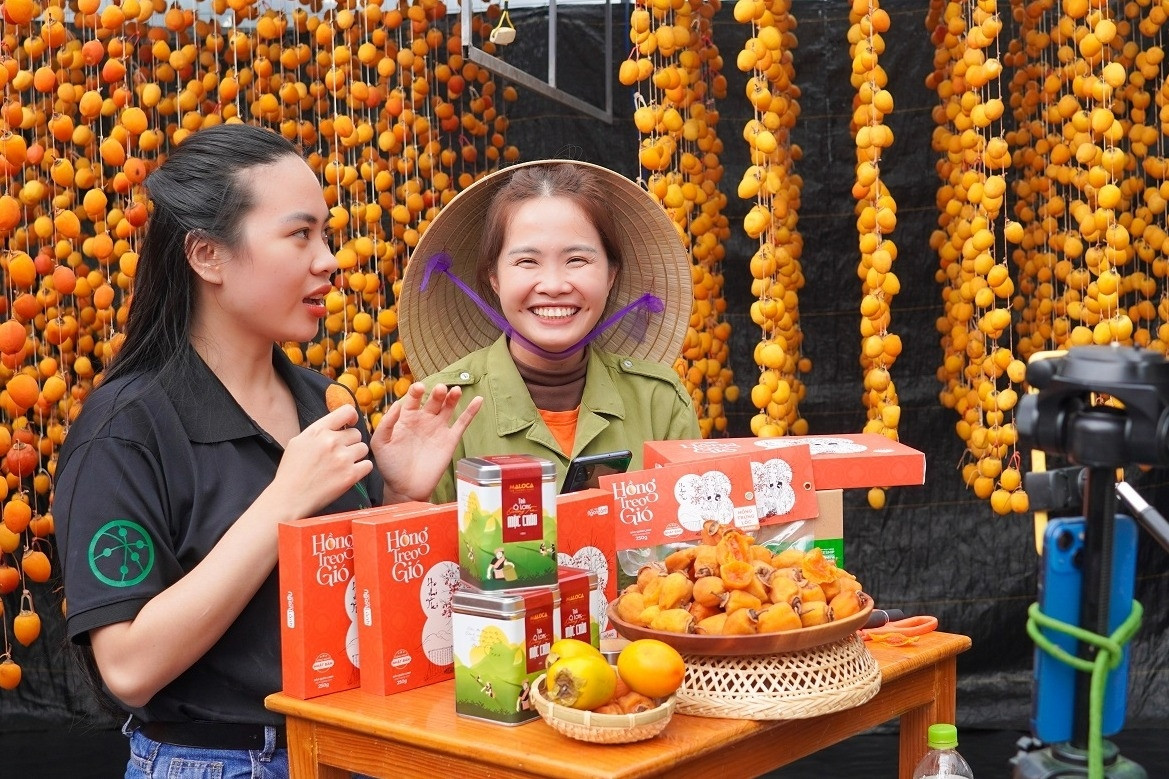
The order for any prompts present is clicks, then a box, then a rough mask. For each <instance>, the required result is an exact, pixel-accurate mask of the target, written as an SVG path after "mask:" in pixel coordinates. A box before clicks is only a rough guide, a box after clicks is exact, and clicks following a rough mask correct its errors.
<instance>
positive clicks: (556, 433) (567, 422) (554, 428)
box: [539, 406, 580, 457]
mask: <svg viewBox="0 0 1169 779" xmlns="http://www.w3.org/2000/svg"><path fill="white" fill-rule="evenodd" d="M539 411H540V418H541V419H543V420H544V424H545V425H547V426H548V432H550V433H552V437H553V438H555V439H556V443H558V444H560V450H561V451H562V452H564V456H565V457H571V456H572V444H573V442H574V441H576V420H577V417H578V416H579V414H580V406H577V407H576V408H574V409H571V410H569V411H545V410H543V409H539Z"/></svg>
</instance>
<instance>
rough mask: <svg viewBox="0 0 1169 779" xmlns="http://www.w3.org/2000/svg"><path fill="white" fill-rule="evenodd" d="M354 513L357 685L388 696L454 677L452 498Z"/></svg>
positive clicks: (455, 561) (456, 575) (455, 538)
mask: <svg viewBox="0 0 1169 779" xmlns="http://www.w3.org/2000/svg"><path fill="white" fill-rule="evenodd" d="M389 508H390V511H388V512H386V513H384V514H381V515H378V516H368V517H363V518H360V519H354V520H353V548H354V552H355V556H354V573H355V574H356V577H357V613H358V620H357V631H358V638H359V640H360V642H361V689H363V690H365V691H367V692H371V693H374V694H375V695H390V694H392V693H395V692H403V691H405V690H412V689H414V688H415V687H422V686H425V685H427V684H433V683H435V682H441V681H444V680H446V679H452V678H454V673H455V667H454V657H453V648H454V635H453V633H452V630H451V612H452V605H451V604H452V602H453V600H454V596H455V592H456V591H457V590H458V588H459V581H460V575H459V563H458V559H459V551H458V517H457V515H456V511H457V509H456V506H455V504H454V503H445V504H443V505H439V506H436V505H433V504H430V503H418V502H415V503H403V504H399V505H398V506H393V507H389Z"/></svg>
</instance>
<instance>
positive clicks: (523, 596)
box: [452, 586, 559, 725]
mask: <svg viewBox="0 0 1169 779" xmlns="http://www.w3.org/2000/svg"><path fill="white" fill-rule="evenodd" d="M558 602H559V594H558V592H557V588H556V587H529V588H525V589H522V590H508V591H507V592H484V591H481V590H475V589H474V588H471V587H466V586H464V587H463V588H462V589H460V590H459V591H458V592H456V593H455V597H454V600H453V602H452V627H453V630H454V655H455V713H456V714H458V715H460V716H463V717H471V718H473V719H481V720H487V721H488V722H497V723H500V724H503V725H520V724H523V723H525V722H528V721H530V720H533V719H537V718H538V717H539V713H538V712H537V711H536V708H535V706H534V705H533V703H532V701H531V697H530V690H531V688H532V685H533V684H535V683H536V679H537V678H538V677H539V676H540V674H542V673H544V666H545V662H546V660H547V657H548V652H549V650H550V649H551V646H552V642H553V641H555V640H556V636H555V633H556V624H557V619H556V614H555V612H556V607H557V605H558Z"/></svg>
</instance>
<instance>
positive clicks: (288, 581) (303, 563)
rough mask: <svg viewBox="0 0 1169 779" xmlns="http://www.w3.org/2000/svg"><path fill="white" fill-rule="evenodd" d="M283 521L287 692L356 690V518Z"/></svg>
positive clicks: (284, 674) (310, 694)
mask: <svg viewBox="0 0 1169 779" xmlns="http://www.w3.org/2000/svg"><path fill="white" fill-rule="evenodd" d="M360 513H362V512H356V511H355V512H345V513H341V514H333V515H330V516H324V517H310V518H308V519H299V520H294V521H286V522H281V523H280V524H279V526H278V528H277V549H278V552H279V558H280V561H279V574H278V579H279V582H280V595H281V610H282V619H281V620H280V664H281V670H282V684H283V688H284V692H285V693H286V694H288V695H292V696H294V697H297V698H313V697H316V696H318V695H325V694H327V693H331V692H340V691H341V690H351V689H353V688H354V687H357V686H358V684H359V683H360V680H361V678H360V677H361V675H360V671H359V670H358V669H359V667H360V664H361V662H360V658H359V656H358V649H357V599H356V592H357V588H356V584H355V582H354V577H353V531H352V520H353V516H354V515H356V514H360Z"/></svg>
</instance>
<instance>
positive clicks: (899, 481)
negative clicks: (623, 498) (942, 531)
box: [643, 433, 925, 490]
mask: <svg viewBox="0 0 1169 779" xmlns="http://www.w3.org/2000/svg"><path fill="white" fill-rule="evenodd" d="M793 446H807V447H808V448H809V449H810V450H811V453H812V473H813V477H814V478H815V482H816V489H818V490H834V489H847V488H850V487H901V486H909V485H917V484H925V454H924V453H922V452H919V451H918V450H916V449H914V448H912V447H909V446H906V445H905V444H902V443H899V442H897V441H893V440H892V439H889V438H886V437H885V436H883V435H880V434H879V433H848V434H836V435H805V436H782V437H779V438H712V439H709V440H705V439H699V440H693V441H646V442H645V446H644V448H643V452H644V462H645V467H646V468H653V467H655V466H660V465H667V464H670V463H680V462H694V461H696V460H710V459H721V458H725V457H731V456H735V455H740V454H743V453H746V452H756V453H758V452H775V451H777V450H780V451H782V450H783V449H785V448H787V447H793Z"/></svg>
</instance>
